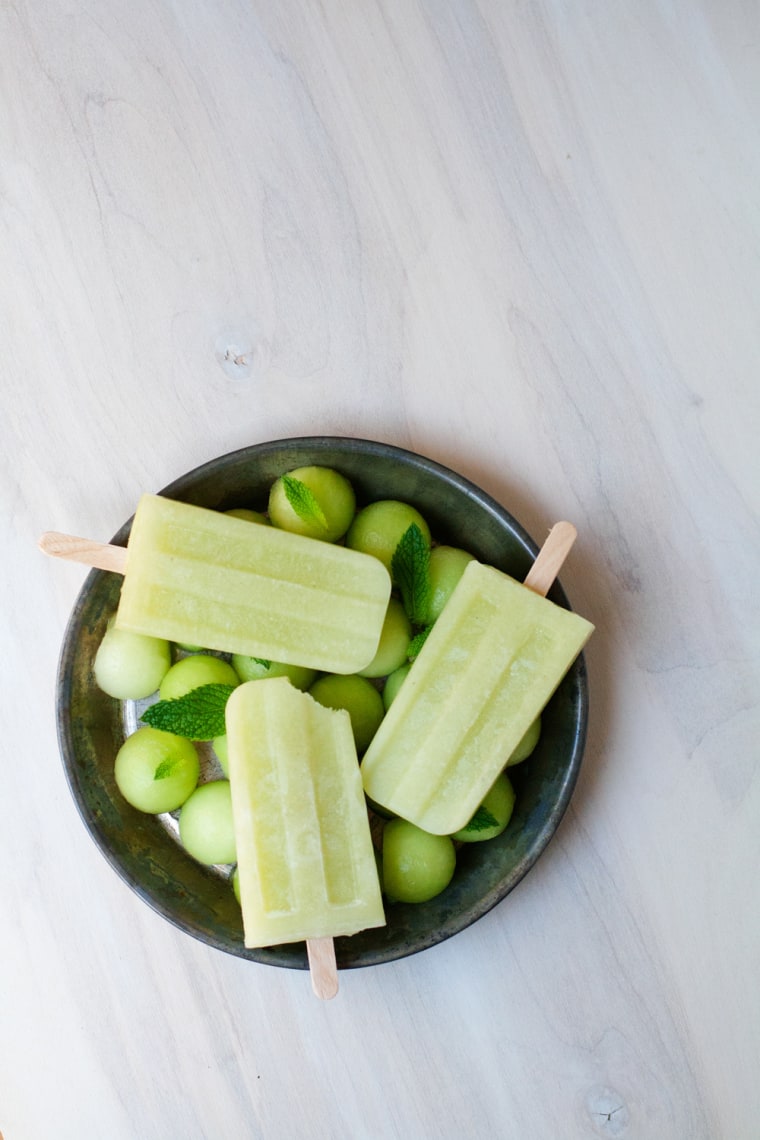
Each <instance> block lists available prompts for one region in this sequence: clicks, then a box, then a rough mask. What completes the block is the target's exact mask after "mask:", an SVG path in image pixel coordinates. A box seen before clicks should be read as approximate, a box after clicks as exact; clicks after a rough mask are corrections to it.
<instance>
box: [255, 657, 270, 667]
mask: <svg viewBox="0 0 760 1140" xmlns="http://www.w3.org/2000/svg"><path fill="white" fill-rule="evenodd" d="M251 660H252V661H255V662H256V664H257V665H261V667H262V669H271V668H272V662H271V661H265V660H264V658H263V657H252V658H251Z"/></svg>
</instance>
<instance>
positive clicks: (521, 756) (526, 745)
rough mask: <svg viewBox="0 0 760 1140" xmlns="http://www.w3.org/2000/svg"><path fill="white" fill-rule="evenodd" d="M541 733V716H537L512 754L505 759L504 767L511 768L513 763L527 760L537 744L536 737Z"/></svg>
mask: <svg viewBox="0 0 760 1140" xmlns="http://www.w3.org/2000/svg"><path fill="white" fill-rule="evenodd" d="M540 735H541V717H540V716H537V717H536V719H535V720H534V721H533V724H532V725H531V726H530V728H529V729H528V730H527V732H526V733H525V735H524V736H523V738H522V740H521V741H520V743H519V744H518V745H517V747H516V748H515V750H514V752H513V753H512V755H511V756H510V757H509V760H507V763H506V765H505V766H506V767H507V768H511V767H512V765H513V764H521V763H522V762H523V760H527V759H528V757H529V756H530V754H531V752H532V751H533V750H534V748H535V747H536V745H537V744H538V738H539V736H540Z"/></svg>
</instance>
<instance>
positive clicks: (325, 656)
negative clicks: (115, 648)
mask: <svg viewBox="0 0 760 1140" xmlns="http://www.w3.org/2000/svg"><path fill="white" fill-rule="evenodd" d="M67 537H68V536H57V535H50V534H49V535H43V538H42V540H41V545H42V547H43V549H44V550H46V552H47V553H50V554H55V555H57V556H59V557H68V558H73V559H75V560H77V561H86V562H88V563H89V564H90V565H95V566H102V567H103V568H104V569H109V570H117V571H118V570H121V572H122V573H124V574H125V579H124V584H123V586H122V591H121V598H120V601H119V608H118V611H117V614H116V626H117V627H118V628H120V629H126V630H131V631H132V632H133V633H144V634H149V635H151V636H153V637H163V638H166V639H167V640H169V641H177V642H180V643H184V644H190V645H202V646H204V647H205V648H207V649H217V650H221V651H227V652H230V653H243V654H247V655H248V656H251V657H259V658H262V659H264V660H272V661H286V662H287V663H288V664H290V665H302V666H306V667H307V668H311V669H320V670H324V671H325V672H329V673H355V672H358V671H359V670H360V669H363V668H364V667H365V666H366V665H368V664H369V663H370V661H372V659H373V657H374V655H375V652H376V650H377V646H378V643H379V640H380V633H381V630H382V626H383V620H384V618H385V613H386V609H387V606H388V599H389V597H390V591H391V582H390V576H389V574H388V571H387V570H386V569H385V567H384V566H383V565H382V563H381V562H378V560H377V559H376V558H372V557H371V556H370V555H367V554H361V553H359V552H358V551H355V550H348V549H346V548H345V547H342V546H336V545H334V544H333V543H329V542H321V541H318V540H317V539H313V538H304V537H303V536H301V535H297V534H291V533H289V532H287V531H282V530H278V529H277V528H276V527H270V526H258V525H256V524H255V523H251V522H248V521H247V520H244V519H239V518H234V517H231V516H230V515H227V514H224V513H222V512H220V511H212V510H207V509H206V508H204V507H196V506H192V505H190V504H188V503H180V502H175V501H174V500H173V499H167V498H164V497H162V496H160V495H143V496H142V498H141V499H140V502H139V504H138V507H137V511H136V514H135V518H134V521H133V523H132V529H131V532H130V536H129V543H128V546H127V550H126V551H123V550H122V549H121V548H120V547H113V546H100V545H99V544H97V543H88V542H86V541H85V540H77V539H70V538H69V539H68V542H69V547H68V549H67V546H66V541H67ZM77 543H78V545H77ZM98 558H100V560H97V559H98Z"/></svg>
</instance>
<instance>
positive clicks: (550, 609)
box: [362, 561, 593, 835]
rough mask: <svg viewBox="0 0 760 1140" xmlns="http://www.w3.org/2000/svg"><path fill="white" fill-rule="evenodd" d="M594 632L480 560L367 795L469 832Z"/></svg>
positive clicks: (371, 770) (373, 760)
mask: <svg viewBox="0 0 760 1140" xmlns="http://www.w3.org/2000/svg"><path fill="white" fill-rule="evenodd" d="M592 630H593V626H592V625H591V624H590V622H587V621H586V620H585V619H584V618H582V617H580V616H579V615H578V614H574V613H572V612H571V611H569V610H565V609H563V608H562V607H560V606H556V605H555V604H554V603H553V602H550V601H548V600H547V599H546V598H544V597H542V596H540V595H539V594H538V593H534V592H533V590H531V589H528V588H526V587H525V586H523V585H521V584H520V583H518V582H516V581H515V580H514V579H512V578H510V577H509V576H508V575H506V574H503V573H502V572H501V571H499V570H496V569H494V568H493V567H490V566H484V565H483V564H482V563H479V562H476V561H473V562H470V563H469V564H468V566H467V568H466V569H465V572H464V574H463V575H462V578H461V579H460V581H459V583H458V585H457V586H456V588H455V590H454V592H453V594H452V596H451V598H450V599H449V602H448V604H447V606H446V608H445V609H444V611H443V613H442V614H441V616H440V618H439V619H438V621H437V622H436V624H435V625H434V626H433V629H432V632H431V633H430V635H429V637H428V639H427V641H426V642H425V644H424V646H423V647H422V650H421V652H420V654H419V656H418V658H417V660H416V661H415V663H414V665H413V666H412V669H411V671H410V673H409V675H408V677H407V678H406V680H405V681H404V684H403V685H402V686H401V689H400V690H399V692H398V695H397V696H396V698H395V700H394V701H393V704H392V705H391V707H390V709H389V710H388V713H387V714H386V716H385V719H384V720H383V721H382V723H381V725H380V728H379V729H378V731H377V733H376V734H375V737H374V738H373V740H372V742H371V744H370V746H369V748H368V749H367V752H366V753H365V756H364V760H363V762H362V777H363V781H364V787H365V790H366V793H367V795H368V796H369V797H370V799H371V800H374V801H375V802H376V803H378V804H380V805H382V806H383V807H385V808H387V809H388V810H389V811H392V812H394V813H395V814H396V815H400V816H402V817H403V818H404V819H407V820H410V821H411V822H412V823H415V824H416V825H417V826H418V827H421V828H422V829H423V830H425V831H430V832H433V833H436V834H441V835H447V834H449V835H450V834H453V833H454V832H456V831H458V830H459V829H460V828H461V827H464V826H465V824H466V823H467V822H468V821H469V820H470V819H471V817H472V815H473V814H474V812H475V811H476V810H477V808H478V806H479V804H480V803H481V802H482V799H483V797H484V796H485V794H486V792H487V791H488V790H489V788H490V787H491V785H492V784H493V781H494V780H495V779H496V776H497V775H498V773H499V771H500V770H501V769H502V768H503V767H504V765H505V764H506V762H507V759H508V757H509V755H510V753H511V752H512V751H513V749H514V748H515V747H516V746H517V744H518V743H519V741H520V740H521V738H522V736H523V735H524V733H525V732H526V731H527V729H528V727H529V726H530V723H531V722H532V720H533V719H534V718H535V717H536V716H537V715H538V713H539V712H540V711H541V709H542V708H543V707H544V705H545V704H546V702H547V701H548V700H549V699H550V697H551V696H552V694H553V693H554V691H555V690H556V688H557V686H558V685H559V683H560V681H561V680H562V678H563V677H564V675H565V673H566V672H567V670H568V669H569V667H570V665H571V664H572V662H573V661H574V660H575V658H576V657H577V655H578V653H579V652H580V650H581V648H582V647H583V645H584V644H585V642H586V640H587V639H588V637H589V636H590V634H591V632H592Z"/></svg>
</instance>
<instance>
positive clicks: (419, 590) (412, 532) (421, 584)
mask: <svg viewBox="0 0 760 1140" xmlns="http://www.w3.org/2000/svg"><path fill="white" fill-rule="evenodd" d="M391 574H392V575H393V580H394V582H395V583H396V585H397V586H398V588H399V590H400V592H401V601H402V603H403V606H404V610H405V612H406V616H407V617H408V618H409V621H410V622H411V623H412V625H424V622H425V617H426V616H427V611H428V607H429V605H430V592H431V589H432V587H431V584H430V547H429V545H428V543H427V541H426V539H425V536H424V535H423V533H422V531H421V530H420V528H419V527H418V526H417V523H412V524H411V526H408V527H407V529H406V530H405V531H404V533H403V534H402V536H401V538H400V539H399V543H398V546H397V547H396V549H395V550H394V552H393V557H392V559H391Z"/></svg>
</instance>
